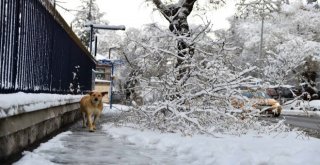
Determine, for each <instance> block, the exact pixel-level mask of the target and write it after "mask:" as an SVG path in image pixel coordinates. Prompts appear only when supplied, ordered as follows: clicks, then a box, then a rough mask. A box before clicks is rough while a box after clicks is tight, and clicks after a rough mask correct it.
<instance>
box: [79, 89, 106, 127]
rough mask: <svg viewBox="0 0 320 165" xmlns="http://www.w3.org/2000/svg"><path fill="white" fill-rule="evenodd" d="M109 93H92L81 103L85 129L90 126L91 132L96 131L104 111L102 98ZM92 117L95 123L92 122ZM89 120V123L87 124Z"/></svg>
mask: <svg viewBox="0 0 320 165" xmlns="http://www.w3.org/2000/svg"><path fill="white" fill-rule="evenodd" d="M107 93H108V92H90V93H89V95H87V96H84V97H83V98H82V99H81V101H80V110H81V113H82V120H83V121H82V125H83V128H86V127H87V126H89V131H90V132H93V131H94V130H96V122H97V121H98V119H99V117H100V114H101V112H102V110H103V104H102V97H103V96H104V95H106V94H107ZM92 116H93V117H94V118H93V121H92V119H91V118H92ZM86 118H87V123H86Z"/></svg>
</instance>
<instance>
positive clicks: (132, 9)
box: [57, 0, 234, 29]
mask: <svg viewBox="0 0 320 165" xmlns="http://www.w3.org/2000/svg"><path fill="white" fill-rule="evenodd" d="M60 1H64V2H65V3H59V4H60V5H61V6H63V7H65V8H68V9H74V10H76V9H77V7H78V6H79V5H80V0H60ZM199 1H201V0H199ZM97 4H98V6H99V8H100V11H101V12H105V17H104V19H105V20H108V21H109V23H110V25H125V26H126V27H136V28H139V27H141V26H142V25H144V24H148V23H153V22H157V23H159V24H161V25H164V26H168V22H167V20H165V19H164V18H163V17H162V16H161V15H160V14H159V12H157V11H154V12H153V11H152V10H153V7H152V6H146V3H145V0H97ZM57 9H58V10H59V12H60V13H61V14H62V16H63V17H64V18H65V19H66V21H67V22H68V23H69V24H70V22H71V21H72V20H73V19H74V14H75V12H66V11H64V10H62V9H61V8H59V7H57ZM233 12H234V8H233V7H227V8H222V9H219V10H218V11H215V12H211V13H209V14H207V16H203V15H202V17H203V18H205V19H208V20H210V21H211V23H212V24H213V27H212V28H213V29H220V28H228V27H229V23H228V21H227V20H226V17H228V16H231V15H232V14H233ZM193 13H194V12H193ZM188 22H189V23H193V24H201V23H202V20H201V19H200V17H199V16H190V17H188Z"/></svg>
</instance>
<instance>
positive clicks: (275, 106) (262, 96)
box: [231, 90, 282, 117]
mask: <svg viewBox="0 0 320 165" xmlns="http://www.w3.org/2000/svg"><path fill="white" fill-rule="evenodd" d="M241 95H242V96H243V97H244V98H243V99H239V98H238V99H236V98H234V99H232V100H231V104H232V106H233V107H235V108H238V109H242V110H244V111H251V110H250V109H251V108H253V109H258V110H259V111H260V114H263V113H264V114H271V115H272V116H273V117H278V116H280V114H281V111H282V107H281V105H280V103H279V102H278V101H277V100H275V99H273V98H271V97H270V96H269V95H268V94H267V93H266V92H264V91H250V90H246V91H242V92H241ZM248 105H249V107H248Z"/></svg>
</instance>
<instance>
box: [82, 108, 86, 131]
mask: <svg viewBox="0 0 320 165" xmlns="http://www.w3.org/2000/svg"><path fill="white" fill-rule="evenodd" d="M81 113H82V128H86V127H87V124H86V114H85V113H84V112H81Z"/></svg>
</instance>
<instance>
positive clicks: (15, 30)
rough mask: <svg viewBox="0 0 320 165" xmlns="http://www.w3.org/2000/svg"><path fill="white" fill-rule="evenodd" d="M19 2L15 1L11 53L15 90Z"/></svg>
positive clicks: (14, 86)
mask: <svg viewBox="0 0 320 165" xmlns="http://www.w3.org/2000/svg"><path fill="white" fill-rule="evenodd" d="M19 15H20V0H15V19H14V25H15V27H14V43H13V53H12V56H13V58H12V60H13V61H12V64H13V67H12V86H13V88H14V90H15V89H17V88H18V87H17V86H16V81H17V67H18V43H19V42H18V41H19V26H20V17H19Z"/></svg>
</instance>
